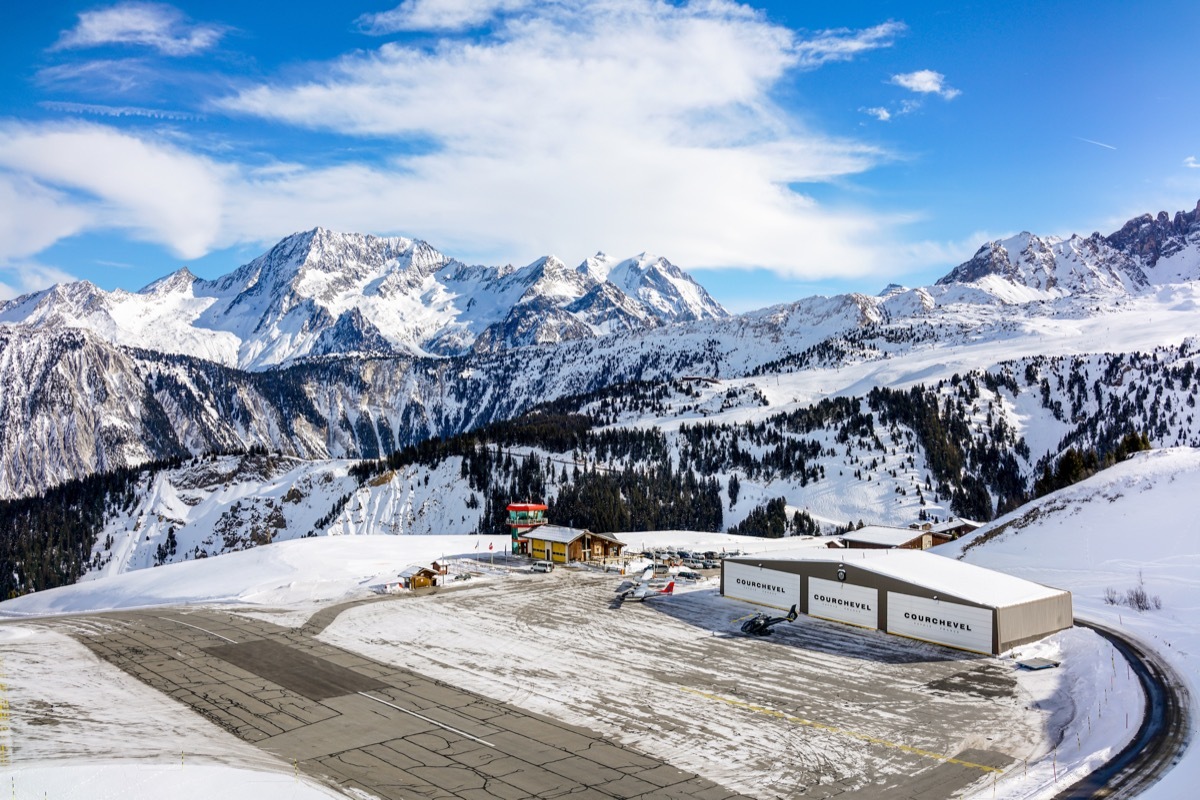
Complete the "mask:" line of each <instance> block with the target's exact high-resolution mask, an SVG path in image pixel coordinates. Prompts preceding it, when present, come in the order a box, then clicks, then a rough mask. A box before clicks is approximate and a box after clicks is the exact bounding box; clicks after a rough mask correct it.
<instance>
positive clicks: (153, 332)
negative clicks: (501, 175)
mask: <svg viewBox="0 0 1200 800" xmlns="http://www.w3.org/2000/svg"><path fill="white" fill-rule="evenodd" d="M591 261H592V260H591V259H589V261H588V262H585V265H584V266H582V267H580V268H578V269H570V268H568V267H567V265H566V263H565V262H563V261H562V260H561V259H559V258H557V257H556V256H553V255H550V256H545V257H543V258H539V259H538V260H536V261H534V262H532V263H531V264H529V265H527V266H525V267H521V268H513V267H511V266H505V267H479V266H476V267H470V266H467V265H465V264H463V263H461V262H459V261H456V260H454V259H452V258H450V257H448V256H446V255H444V254H443V253H441V252H439V251H438V250H436V249H435V248H434V247H432V246H431V245H429V244H428V243H427V242H424V241H421V240H418V239H409V238H405V237H379V236H372V235H368V234H357V233H339V232H337V231H331V230H328V229H326V228H320V227H318V228H313V229H312V230H308V231H302V232H300V233H295V234H292V235H291V236H288V237H286V238H284V239H283V240H281V241H280V242H279V243H277V244H276V245H275V246H274V247H272V248H271V249H270V250H268V251H267V252H266V253H264V254H263V255H261V256H259V257H258V258H256V259H254V260H253V261H251V262H249V263H248V264H245V265H243V266H241V267H238V268H237V269H236V270H234V271H233V272H231V273H229V274H228V275H225V276H223V277H221V278H217V279H216V280H202V279H199V278H197V277H196V276H195V275H193V274H192V273H191V271H190V270H188V269H187V268H186V267H185V268H183V269H180V270H178V271H176V272H175V273H172V274H171V275H168V276H166V277H164V278H161V279H159V280H157V281H154V282H153V283H151V284H149V285H148V286H146V287H145V288H144V289H142V290H141V291H140V292H138V293H136V294H133V293H129V292H124V291H121V290H117V291H114V292H105V291H103V290H101V289H99V288H97V287H95V286H94V285H92V284H90V283H86V282H78V283H73V284H64V285H60V286H56V287H53V288H51V289H48V290H46V291H43V292H38V293H36V294H33V295H28V296H25V297H21V298H17V299H16V300H13V301H11V302H9V303H5V304H0V323H5V322H8V323H24V324H32V325H55V326H65V327H81V328H88V329H91V330H93V331H96V332H97V333H99V334H101V336H103V337H104V338H106V339H107V340H109V341H111V342H114V343H116V344H123V345H131V346H136V347H143V348H148V349H155V350H160V351H163V352H170V353H181V354H186V355H193V356H199V357H201V358H205V359H209V360H213V361H217V362H220V363H223V364H226V365H230V366H237V367H241V368H249V369H262V368H267V367H271V366H274V365H279V364H286V363H289V362H292V361H295V360H297V359H301V358H305V357H308V356H315V355H333V354H349V353H362V352H371V353H381V352H382V353H409V354H414V355H428V354H435V355H458V354H463V353H467V352H470V351H472V350H480V349H483V350H494V349H503V348H505V347H512V346H518V345H524V344H534V343H544V342H551V341H560V340H563V339H578V338H588V337H592V336H597V335H601V334H604V333H609V332H612V331H616V330H621V331H634V330H646V329H650V328H654V327H658V326H661V325H664V324H670V323H674V322H681V321H691V320H696V319H706V318H719V317H723V316H726V312H725V310H724V309H722V308H721V307H720V305H718V304H717V303H716V301H714V300H713V299H712V298H711V297H710V296H709V295H708V293H707V292H705V291H704V289H703V288H702V287H700V286H699V285H698V284H696V283H695V281H693V280H692V279H691V278H689V277H688V276H687V275H686V274H684V273H683V272H682V271H680V270H679V269H678V268H676V267H674V266H673V265H671V264H670V263H669V262H667V261H666V260H665V259H657V260H653V261H652V262H651V261H650V260H647V257H645V256H641V257H639V258H637V259H629V260H626V261H618V260H615V259H609V258H608V257H606V256H603V257H601V260H600V261H597V262H596V264H597V266H596V268H595V269H588V268H587V264H588V263H590V262H591ZM601 262H603V266H599V265H600V264H601ZM622 267H624V270H623V271H621V272H620V282H619V283H612V282H610V281H608V279H607V276H608V275H609V273H610V272H612V271H613V270H614V269H616V268H622ZM601 286H605V288H604V290H603V291H598V288H599V287H601Z"/></svg>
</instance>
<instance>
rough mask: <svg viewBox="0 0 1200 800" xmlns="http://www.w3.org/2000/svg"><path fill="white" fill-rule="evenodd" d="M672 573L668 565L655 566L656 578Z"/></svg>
mask: <svg viewBox="0 0 1200 800" xmlns="http://www.w3.org/2000/svg"><path fill="white" fill-rule="evenodd" d="M670 573H671V570H670V568H668V567H667V565H666V564H655V565H654V575H655V577H657V576H659V575H669V574H670Z"/></svg>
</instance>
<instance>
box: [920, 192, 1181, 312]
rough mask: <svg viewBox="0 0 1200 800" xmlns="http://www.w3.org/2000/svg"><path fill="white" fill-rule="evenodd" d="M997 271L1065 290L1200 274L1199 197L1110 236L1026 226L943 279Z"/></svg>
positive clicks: (1119, 288)
mask: <svg viewBox="0 0 1200 800" xmlns="http://www.w3.org/2000/svg"><path fill="white" fill-rule="evenodd" d="M988 277H996V278H1000V279H1002V280H1004V281H1007V282H1009V283H1011V284H1015V285H1020V286H1024V287H1028V288H1031V289H1036V290H1040V291H1045V292H1053V293H1058V294H1095V293H1119V294H1129V293H1137V292H1140V291H1142V290H1145V289H1146V288H1148V287H1150V286H1153V285H1160V284H1163V283H1173V282H1179V281H1185V280H1196V279H1197V278H1200V204H1197V208H1196V209H1195V210H1193V211H1190V212H1188V211H1180V212H1177V213H1176V214H1175V216H1174V217H1173V218H1172V217H1171V216H1170V215H1168V214H1167V212H1165V211H1163V212H1159V214H1158V216H1151V215H1150V214H1144V215H1143V216H1141V217H1138V218H1136V219H1132V220H1130V221H1129V222H1127V223H1125V225H1124V226H1122V227H1121V229H1120V230H1118V231H1116V232H1115V233H1113V234H1110V235H1109V236H1101V235H1100V234H1099V233H1093V234H1092V235H1091V236H1089V237H1087V238H1083V237H1080V236H1071V237H1070V238H1069V239H1059V238H1057V237H1038V236H1034V235H1033V234H1030V233H1021V234H1018V235H1017V236H1014V237H1011V238H1009V239H1003V240H997V241H993V242H988V243H987V244H985V245H984V246H983V247H981V248H979V250H978V252H976V253H975V255H974V256H972V257H971V259H970V260H969V261H966V262H965V263H963V264H960V265H959V266H957V267H955V268H954V270H952V271H951V272H950V273H949V274H948V275H946V276H945V277H943V278H942V279H941V280H939V281H938V282H937V283H938V285H942V286H945V285H950V284H955V283H978V282H980V281H982V280H983V279H985V278H988Z"/></svg>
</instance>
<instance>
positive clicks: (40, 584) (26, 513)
mask: <svg viewBox="0 0 1200 800" xmlns="http://www.w3.org/2000/svg"><path fill="white" fill-rule="evenodd" d="M182 463H183V462H182V460H181V459H178V458H174V459H165V460H162V461H155V462H152V463H148V464H143V465H141V466H138V467H129V468H122V469H117V470H113V471H111V472H103V473H97V474H95V475H89V476H88V477H86V478H79V479H76V480H72V481H68V482H66V483H63V484H60V485H58V486H55V487H54V488H52V489H49V490H47V491H46V492H45V493H43V494H41V495H40V496H38V497H23V498H20V499H18V500H7V501H2V502H0V596H3V597H6V598H7V597H16V596H18V595H22V594H26V593H28V592H34V591H40V590H42V589H51V588H54V587H55V586H65V585H68V584H72V583H74V582H75V581H77V580H78V579H79V577H80V576H81V575H82V574H83V573H84V571H85V570H86V569H87V568H88V567H89V566H90V565H92V563H91V559H92V550H93V548H94V547H95V545H96V538H97V536H99V534H100V531H101V530H102V529H103V528H104V522H105V519H106V518H107V516H108V515H109V514H111V513H116V512H117V511H122V510H125V511H127V510H129V509H131V508H132V507H133V504H134V503H135V502H136V501H137V497H138V495H137V486H138V484H139V483H140V482H141V481H142V480H143V479H145V478H146V476H147V475H150V474H153V473H155V472H157V471H158V470H161V469H173V468H175V467H178V466H180V464H182ZM95 566H99V564H95Z"/></svg>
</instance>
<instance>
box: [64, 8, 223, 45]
mask: <svg viewBox="0 0 1200 800" xmlns="http://www.w3.org/2000/svg"><path fill="white" fill-rule="evenodd" d="M227 30H228V29H227V28H225V27H224V26H221V25H212V24H200V23H193V22H191V21H190V20H189V19H188V18H187V17H186V16H185V15H184V14H183V12H181V11H180V10H179V9H177V8H175V7H174V6H169V5H165V4H161V3H139V2H125V3H118V4H117V5H114V6H110V7H108V8H101V9H96V10H93V11H84V12H82V13H80V14H79V21H78V23H76V25H75V27H74V28H72V29H71V30H69V31H63V32H62V34H61V35H60V36H59V38H58V41H57V42H55V43H54V45H53V46H52V47H51V48H50V49H51V50H78V49H83V48H90V47H101V46H105V45H131V46H140V47H149V48H151V49H153V50H157V51H158V52H159V53H161V54H163V55H167V56H190V55H194V54H196V53H200V52H203V51H205V50H209V49H211V48H212V47H214V46H216V44H217V42H219V41H220V40H221V37H222V36H224V35H225V33H226V32H227Z"/></svg>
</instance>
